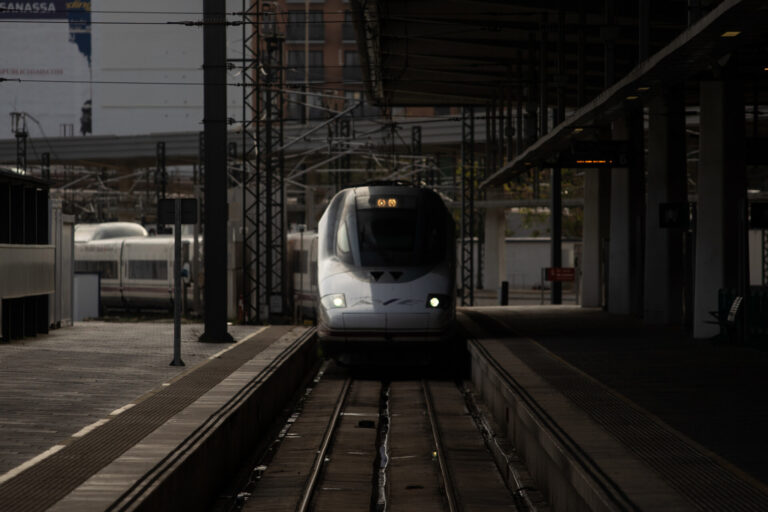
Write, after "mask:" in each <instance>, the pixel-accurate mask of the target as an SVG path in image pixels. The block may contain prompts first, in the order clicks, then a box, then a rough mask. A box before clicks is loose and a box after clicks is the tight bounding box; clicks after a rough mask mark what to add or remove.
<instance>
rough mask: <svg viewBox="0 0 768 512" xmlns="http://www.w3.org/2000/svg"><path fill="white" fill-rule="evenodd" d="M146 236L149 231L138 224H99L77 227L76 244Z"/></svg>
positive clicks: (78, 225)
mask: <svg viewBox="0 0 768 512" xmlns="http://www.w3.org/2000/svg"><path fill="white" fill-rule="evenodd" d="M146 236H147V230H146V229H144V226H142V225H141V224H139V223H137V222H100V223H98V224H76V225H75V242H92V241H95V240H106V239H115V238H127V237H146Z"/></svg>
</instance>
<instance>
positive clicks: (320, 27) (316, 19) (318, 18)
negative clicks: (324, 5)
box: [286, 11, 325, 42]
mask: <svg viewBox="0 0 768 512" xmlns="http://www.w3.org/2000/svg"><path fill="white" fill-rule="evenodd" d="M305 14H306V12H305V11H288V23H287V27H286V40H287V41H289V42H296V41H304V40H305V39H304V37H305V35H306V32H305V30H307V29H309V40H310V41H318V42H322V41H324V40H325V23H324V22H323V11H309V27H307V26H306V25H307V24H306V23H305V21H304V20H305V19H306V17H305Z"/></svg>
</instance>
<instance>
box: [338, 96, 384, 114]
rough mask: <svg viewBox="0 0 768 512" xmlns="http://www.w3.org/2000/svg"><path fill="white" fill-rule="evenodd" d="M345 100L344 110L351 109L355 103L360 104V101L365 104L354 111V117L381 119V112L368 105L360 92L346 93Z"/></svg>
mask: <svg viewBox="0 0 768 512" xmlns="http://www.w3.org/2000/svg"><path fill="white" fill-rule="evenodd" d="M344 98H345V99H346V100H347V102H346V105H345V106H344V108H349V107H351V106H352V105H354V104H355V103H358V102H359V101H362V102H363V104H362V105H360V106H359V107H357V108H356V109H355V110H354V111H352V116H353V117H381V112H380V111H379V108H378V107H374V106H373V105H370V104H368V103H367V102H366V101H365V98H364V96H363V93H361V92H360V91H346V92H345V93H344Z"/></svg>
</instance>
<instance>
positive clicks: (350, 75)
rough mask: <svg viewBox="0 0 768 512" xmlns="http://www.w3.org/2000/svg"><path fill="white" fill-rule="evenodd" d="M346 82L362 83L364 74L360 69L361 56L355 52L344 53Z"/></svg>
mask: <svg viewBox="0 0 768 512" xmlns="http://www.w3.org/2000/svg"><path fill="white" fill-rule="evenodd" d="M344 81H345V82H357V83H359V82H362V81H363V72H362V70H361V69H360V56H359V55H358V53H357V52H355V51H345V52H344Z"/></svg>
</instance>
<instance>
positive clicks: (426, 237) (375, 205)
mask: <svg viewBox="0 0 768 512" xmlns="http://www.w3.org/2000/svg"><path fill="white" fill-rule="evenodd" d="M455 247H456V234H455V223H454V221H453V217H452V216H451V214H450V212H449V211H448V209H447V208H446V206H445V204H444V202H443V200H442V199H441V198H440V196H439V195H437V194H436V193H435V192H434V191H432V190H429V189H425V188H420V187H417V186H411V185H405V184H401V183H386V182H378V183H376V182H375V183H371V184H369V185H367V186H360V187H355V188H348V189H345V190H342V191H340V192H339V193H338V194H336V195H335V196H334V197H333V198H332V199H331V201H330V203H329V205H328V208H327V209H326V211H325V213H324V214H323V216H322V218H321V219H320V222H319V225H318V236H317V249H316V251H317V278H316V279H317V292H316V294H317V297H318V298H319V300H318V305H317V308H318V311H317V324H318V330H317V332H318V337H319V340H320V343H321V346H322V347H323V350H324V352H325V353H326V355H330V356H331V357H334V358H335V359H336V360H337V361H339V362H341V363H346V364H355V363H358V362H370V361H374V362H378V361H382V362H396V363H400V364H407V363H411V362H419V363H420V362H424V360H425V358H426V359H427V360H429V359H431V358H433V356H435V355H440V354H441V353H445V352H447V351H448V349H449V348H453V347H452V346H451V345H450V343H451V342H452V341H453V338H452V334H453V331H454V323H455V315H456V313H455V310H456V298H455V294H456V277H455V276H456V269H455V266H456V263H455V260H456V250H455ZM310 254H311V253H310ZM294 279H295V276H294Z"/></svg>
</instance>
